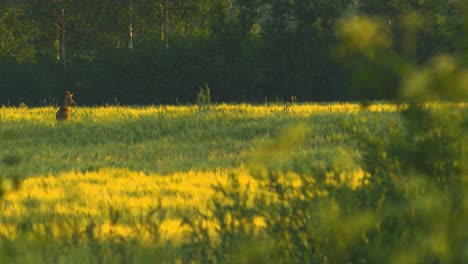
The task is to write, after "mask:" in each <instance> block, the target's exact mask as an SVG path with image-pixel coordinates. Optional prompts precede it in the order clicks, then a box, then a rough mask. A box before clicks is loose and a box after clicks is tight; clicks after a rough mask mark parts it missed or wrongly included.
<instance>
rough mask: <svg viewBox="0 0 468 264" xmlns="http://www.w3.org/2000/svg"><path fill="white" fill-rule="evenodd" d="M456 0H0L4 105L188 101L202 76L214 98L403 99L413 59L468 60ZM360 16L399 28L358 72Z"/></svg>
mask: <svg viewBox="0 0 468 264" xmlns="http://www.w3.org/2000/svg"><path fill="white" fill-rule="evenodd" d="M459 2H462V1H439V0H428V1H420V0H392V1H388V0H378V1H376V0H171V1H169V0H79V1H77V0H2V1H1V3H0V72H1V77H0V104H2V105H18V104H20V103H23V104H26V105H30V106H44V105H51V104H57V100H58V99H60V98H61V97H62V95H63V91H64V90H67V89H68V90H71V91H73V92H74V93H75V95H76V98H79V103H80V105H104V104H108V103H109V104H116V103H117V104H124V105H135V104H140V105H141V104H186V103H192V102H194V101H195V98H196V95H197V92H198V91H199V90H200V88H205V87H209V88H210V90H211V97H212V100H213V101H216V102H251V103H263V102H266V101H268V102H273V101H281V102H283V101H290V100H291V98H294V99H293V100H298V101H315V102H321V101H349V100H351V101H362V100H392V99H398V97H399V94H398V92H397V89H396V88H395V84H398V83H400V81H401V80H400V78H401V77H400V76H401V75H402V74H401V69H404V65H405V63H406V64H408V63H411V64H413V65H419V64H422V63H424V62H426V61H427V60H428V58H431V57H433V56H434V55H435V54H440V53H450V54H454V55H455V56H457V57H458V58H461V61H464V62H466V50H465V48H466V41H464V39H465V40H466V38H464V36H463V23H464V22H463V20H464V19H463V15H462V11H461V9H460V8H458V7H457V4H458V3H459ZM414 11H417V14H418V16H411V15H412V14H414ZM353 15H363V16H371V17H375V18H376V19H378V20H379V21H380V22H381V24H383V25H385V27H383V28H382V32H377V34H382V35H385V31H388V32H392V34H393V36H394V40H393V43H392V44H391V45H387V46H384V47H382V49H384V52H385V54H387V55H388V60H386V62H385V63H382V60H376V61H373V64H372V63H371V64H370V65H371V66H369V67H368V68H367V69H366V70H365V71H364V72H361V73H359V72H355V71H351V69H355V68H356V65H363V64H365V65H369V63H368V62H369V61H368V58H367V59H366V58H364V59H363V58H362V57H359V56H354V57H353V56H351V57H350V56H348V57H347V58H346V60H344V59H343V56H340V50H339V49H338V48H337V43H338V38H339V36H338V35H337V25H338V24H339V23H340V21H343V20H345V19H346V18H347V17H350V16H353ZM421 18H423V19H421ZM421 21H423V22H421ZM421 23H424V26H421V25H422V24H421ZM418 25H419V26H418ZM408 28H409V30H408ZM411 30H413V33H414V34H410V35H411V36H410V37H408V36H409V35H408V34H407V32H411ZM374 39H379V36H375V37H374ZM406 40H410V41H406ZM358 44H359V43H358ZM408 45H409V46H411V49H409V48H408ZM408 50H411V54H408V52H407V51H408ZM464 51H465V52H464ZM398 54H404V55H402V56H400V57H404V58H405V61H400V60H398V59H395V58H398V57H399V56H397V55H398ZM348 55H349V54H348ZM381 57H382V56H380V58H381ZM364 60H367V61H364ZM370 76H371V77H370ZM375 76H378V77H377V78H374V77H375ZM371 78H372V79H379V80H380V81H379V82H377V83H372V84H369V81H368V80H369V79H371ZM296 98H297V99H296Z"/></svg>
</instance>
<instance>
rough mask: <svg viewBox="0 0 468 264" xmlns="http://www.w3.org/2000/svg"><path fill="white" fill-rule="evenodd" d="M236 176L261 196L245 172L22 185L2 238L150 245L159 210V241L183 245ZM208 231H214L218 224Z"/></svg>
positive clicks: (8, 202) (64, 177)
mask: <svg viewBox="0 0 468 264" xmlns="http://www.w3.org/2000/svg"><path fill="white" fill-rule="evenodd" d="M232 173H235V174H236V175H237V176H238V179H239V182H240V185H241V188H245V187H246V186H247V185H248V186H249V191H250V192H252V193H259V192H261V190H260V189H259V184H260V182H259V181H257V180H255V179H254V178H252V177H251V176H250V175H249V173H248V172H247V171H246V170H244V169H237V170H235V171H232V170H231V171H229V170H217V171H214V172H202V171H187V172H177V173H173V174H171V175H156V174H154V175H153V174H152V175H147V174H145V173H143V172H137V171H131V170H128V169H121V168H104V169H100V170H98V171H88V172H84V173H83V172H78V171H71V172H64V173H61V174H59V175H46V176H36V177H31V178H28V179H25V180H24V181H23V182H22V185H21V188H20V190H18V191H16V192H12V193H9V194H7V195H6V197H5V199H4V206H3V208H2V211H3V212H2V218H3V221H2V223H1V224H0V234H1V235H3V236H6V237H10V238H14V237H16V235H17V234H15V232H18V225H16V226H15V225H13V224H12V223H23V222H25V221H26V222H27V223H28V224H29V228H30V229H31V230H34V232H32V233H31V234H37V233H39V234H47V233H50V235H52V236H54V237H61V236H68V235H70V234H69V233H70V232H71V231H72V230H74V232H86V230H87V229H89V225H90V223H93V225H95V227H94V228H93V230H92V232H93V233H94V234H95V235H96V236H97V237H100V238H101V239H113V238H120V239H137V240H139V241H147V242H150V241H151V240H152V239H154V237H155V234H152V233H151V232H150V230H146V229H144V228H142V227H143V226H147V225H146V223H145V222H144V221H147V220H148V218H147V217H148V216H150V219H151V221H156V222H157V220H155V218H154V217H153V216H152V215H151V213H150V212H152V210H157V211H158V212H157V213H162V212H164V213H165V215H166V217H165V218H164V219H163V220H162V221H161V222H157V224H158V226H159V230H160V234H158V236H159V238H158V240H159V241H172V242H176V243H177V242H181V241H183V239H184V233H185V232H186V231H187V227H186V226H185V227H184V226H182V225H181V222H182V220H181V219H183V218H184V217H189V218H190V217H197V212H198V211H202V212H203V211H206V209H207V206H208V203H209V201H210V199H213V198H217V196H216V197H215V195H214V194H215V193H214V190H213V188H212V186H213V185H218V184H221V185H222V186H226V184H227V183H228V178H229V177H228V175H230V174H232ZM366 175H367V174H365V173H364V172H362V171H357V172H352V173H348V174H340V176H339V178H338V179H341V180H343V181H350V179H352V181H351V184H350V187H351V188H353V189H354V188H356V187H358V186H359V185H361V183H362V182H363V180H364V179H365V178H366ZM354 176H355V177H354ZM353 177H354V178H353ZM334 179H335V180H333V181H330V184H331V185H336V184H339V183H338V182H337V181H336V179H337V178H334ZM282 181H291V184H292V186H294V187H300V186H301V182H300V180H299V177H298V175H296V174H291V173H288V175H285V177H284V178H283V179H282ZM159 203H161V204H160V207H158V206H159ZM110 210H114V212H118V214H119V215H120V217H117V219H116V220H115V222H112V221H113V220H112V218H113V217H112V215H111V214H112V213H111V211H110ZM28 221H29V222H28ZM142 221H143V222H142ZM254 224H255V225H256V226H257V227H259V228H261V227H264V225H265V222H264V220H263V219H262V218H261V217H256V218H255V221H254ZM207 225H208V226H210V229H213V230H214V228H215V226H214V225H213V224H210V223H207ZM15 230H16V231H15Z"/></svg>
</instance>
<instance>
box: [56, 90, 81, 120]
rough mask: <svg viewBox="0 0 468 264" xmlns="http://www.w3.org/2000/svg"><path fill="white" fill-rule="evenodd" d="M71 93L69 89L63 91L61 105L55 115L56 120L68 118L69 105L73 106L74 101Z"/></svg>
mask: <svg viewBox="0 0 468 264" xmlns="http://www.w3.org/2000/svg"><path fill="white" fill-rule="evenodd" d="M72 97H73V94H72V93H70V91H65V99H63V105H62V106H60V109H59V110H58V111H57V114H56V115H55V117H56V118H57V120H65V121H68V120H70V106H75V105H76V103H75V101H73V98H72Z"/></svg>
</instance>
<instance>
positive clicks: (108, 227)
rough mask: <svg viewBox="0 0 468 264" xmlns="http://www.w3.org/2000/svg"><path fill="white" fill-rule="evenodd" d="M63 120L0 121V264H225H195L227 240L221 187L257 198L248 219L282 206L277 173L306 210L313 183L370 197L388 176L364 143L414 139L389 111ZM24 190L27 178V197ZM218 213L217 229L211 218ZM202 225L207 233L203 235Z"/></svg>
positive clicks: (258, 111)
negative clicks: (359, 134) (374, 166)
mask: <svg viewBox="0 0 468 264" xmlns="http://www.w3.org/2000/svg"><path fill="white" fill-rule="evenodd" d="M430 107H431V108H433V109H437V108H446V106H445V105H442V104H441V105H432V106H430ZM449 108H450V115H451V116H453V117H454V118H457V117H458V118H459V119H460V118H461V119H463V118H465V117H466V110H467V105H466V104H463V103H462V104H459V105H451V106H450V107H449ZM55 111H56V108H53V107H43V108H26V107H23V108H10V107H7V108H0V157H2V158H3V159H4V161H5V162H4V163H2V164H1V165H0V171H1V172H2V177H3V179H4V180H3V182H2V185H3V186H2V189H3V190H4V191H5V192H6V194H5V195H4V197H3V198H1V203H0V237H1V238H2V239H1V240H0V245H2V247H0V249H1V251H0V262H1V263H10V262H12V263H75V262H76V263H86V262H89V263H118V262H120V263H130V262H132V263H158V262H169V263H171V262H178V261H179V262H187V261H189V260H192V261H194V262H207V261H209V262H219V261H220V260H219V257H218V259H217V260H216V261H214V260H213V259H208V260H205V261H204V260H203V259H202V258H200V254H203V251H200V252H202V253H200V252H199V254H198V255H197V254H195V253H193V252H194V249H193V248H194V247H197V246H196V245H198V247H202V246H201V245H202V244H200V243H201V241H202V240H201V239H198V240H197V239H196V235H197V232H196V231H197V230H198V231H199V232H198V235H200V234H202V233H203V232H202V231H203V227H204V228H206V230H207V232H208V233H209V234H211V235H212V236H216V234H218V236H220V237H221V238H216V239H221V240H222V241H224V240H223V238H222V234H224V233H222V232H220V231H217V230H218V229H220V228H223V225H222V221H221V222H219V221H218V222H217V221H216V220H217V219H218V220H219V219H220V218H216V212H219V210H217V209H216V208H218V207H216V200H217V199H226V200H229V199H228V198H230V197H231V198H232V197H234V196H235V194H236V192H234V193H229V192H227V191H226V190H227V189H223V190H221V191H220V189H219V188H218V189H217V188H213V186H217V185H219V186H225V188H231V189H234V190H240V191H239V192H238V193H243V192H244V191H245V192H246V196H248V198H246V200H245V201H244V202H245V207H248V208H250V207H252V208H255V207H256V206H257V205H256V203H257V200H256V199H257V198H258V197H263V196H268V195H269V193H271V189H268V187H267V186H270V187H271V185H268V184H266V182H268V179H270V180H271V177H270V178H268V177H269V175H270V174H271V173H270V172H278V173H279V174H280V176H279V178H278V179H279V181H280V182H281V181H287V182H288V184H286V186H288V188H289V187H290V188H292V189H285V190H289V193H290V194H287V195H293V194H294V195H296V194H297V195H298V196H297V197H300V196H301V195H303V194H304V193H302V194H301V192H300V191H297V190H303V189H301V188H302V187H303V186H305V183H306V182H309V181H308V180H304V179H307V178H308V179H311V182H318V181H320V180H322V182H323V183H324V185H323V186H325V187H323V188H321V189H320V190H319V189H317V190H316V192H314V194H312V195H311V196H310V197H315V196H317V197H319V196H328V193H329V192H330V189H329V187H326V186H333V187H334V188H339V190H341V191H342V192H345V193H346V192H350V193H353V192H357V190H360V189H361V190H364V189H366V188H367V187H366V185H367V184H368V183H369V181H370V179H371V178H372V177H374V175H375V174H378V173H376V172H375V171H368V168H366V167H364V166H363V165H362V164H363V163H364V162H365V160H363V159H365V157H366V155H365V154H366V153H363V150H362V149H361V148H360V147H359V144H358V143H359V142H358V141H357V140H356V137H354V136H353V132H352V131H356V130H358V131H361V130H364V131H367V132H368V133H371V134H373V135H378V137H380V138H382V139H384V138H386V137H387V135H389V133H391V129H389V128H394V129H403V128H404V125H403V122H402V118H401V116H400V115H399V113H398V112H397V107H396V106H395V105H390V104H373V105H371V106H369V107H367V108H362V107H361V106H359V105H358V104H351V103H348V104H346V103H342V104H292V105H291V104H278V105H269V106H255V105H225V104H222V105H213V106H211V107H210V108H209V109H200V108H199V107H197V106H148V107H120V106H111V107H78V108H76V109H73V111H72V118H71V119H72V120H71V121H70V122H56V121H55ZM359 124H361V125H359ZM16 163H17V164H16ZM314 172H317V175H313V174H314ZM233 175H235V177H234V178H233V177H232V176H233ZM319 175H321V176H320V177H319ZM15 177H16V178H20V179H21V184H20V185H19V189H18V190H14V188H13V186H14V183H13V181H12V180H11V179H13V178H15ZM233 179H234V180H233ZM236 181H238V183H239V184H240V187H239V186H237V185H236ZM289 184H290V186H289ZM236 186H237V187H236ZM316 186H319V185H318V184H317V185H316ZM236 188H237V189H236ZM317 188H318V187H317ZM246 190H247V191H248V193H247V191H246ZM295 190H296V191H295ZM336 190H338V189H336ZM343 190H345V191H343ZM278 193H279V192H278ZM220 195H221V198H220ZM287 195H286V196H287ZM280 197H281V195H280ZM304 197H305V198H304ZM304 197H303V198H300V199H299V200H301V199H302V200H304V199H306V200H307V198H308V196H307V195H306V196H304ZM213 201H215V203H214V204H215V205H214V207H213ZM234 203H235V202H234ZM265 204H267V203H265ZM218 205H219V204H218ZM279 207H281V206H276V207H275V208H279ZM213 208H215V209H213ZM223 208H227V207H223ZM331 208H334V207H333V206H331ZM218 209H219V208H218ZM236 212H237V211H236ZM327 212H328V211H327ZM328 213H331V212H328ZM209 214H214V216H213V217H211V216H204V217H201V218H200V215H209ZM231 214H233V213H232V212H231V213H230V214H229V216H227V215H223V217H224V218H223V219H225V218H226V219H227V220H226V219H225V220H226V221H227V223H228V225H227V226H229V223H231V222H233V223H234V224H233V226H234V227H233V228H234V229H232V230H238V229H236V228H237V227H236V226H237V225H241V224H240V223H241V222H239V223H237V224H235V221H234V220H229V219H231V218H233V219H234V218H235V216H234V215H231ZM362 215H367V214H366V212H365V211H363V214H362ZM210 217H211V218H210ZM304 217H305V216H304ZM197 219H201V220H200V221H202V220H203V221H204V220H206V221H205V222H204V223H201V222H200V223H201V224H200V225H199V226H198V227H199V228H202V229H197V228H196V226H195V223H198V222H197V221H198V220H197ZM207 219H208V220H207ZM210 219H211V220H210ZM248 219H250V220H251V221H250V222H251V223H246V224H245V225H246V226H248V225H250V224H251V225H252V228H253V230H256V231H252V233H255V232H257V233H262V230H263V229H265V227H266V226H271V225H272V224H271V223H272V221H270V220H271V219H273V216H272V217H271V219H269V218H268V217H267V216H266V215H265V214H261V213H253V215H252V216H251V217H250V218H248ZM280 219H283V218H280ZM369 219H373V218H372V217H369ZM187 221H188V222H189V224H187ZM203 221H202V222H203ZM223 221H224V220H223ZM363 221H364V220H363ZM369 221H370V220H369ZM279 222H281V221H276V222H275V224H277V223H279ZM308 222H311V223H312V222H314V221H313V220H310V221H308ZM358 222H359V221H358ZM364 222H365V221H364ZM364 222H362V221H360V222H359V223H360V224H359V223H356V225H358V226H360V225H364ZM314 223H315V222H314ZM353 223H354V222H353ZM226 229H228V228H227V227H226ZM463 230H464V229H463ZM464 231H466V230H464ZM314 232H315V231H314ZM292 233H294V232H292ZM312 233H313V232H311V234H312ZM315 234H316V233H315ZM231 235H232V234H231ZM348 235H349V236H350V237H351V234H348ZM344 236H345V237H346V235H344ZM262 237H264V235H263V236H262ZM299 237H300V236H299ZM353 237H354V235H353ZM205 238H206V237H205ZM216 239H215V240H213V241H216ZM298 239H299V238H298ZM352 241H355V240H352ZM195 242H196V243H195ZM197 243H198V244H197ZM210 243H211V242H210ZM213 244H216V242H212V243H211V244H210V246H207V247H211V248H216V247H217V246H214V245H213ZM187 245H188V247H189V248H191V249H187V248H186V246H187ZM203 245H205V244H203ZM265 245H268V243H265ZM205 246H206V245H205ZM265 247H266V248H263V249H262V247H260V249H259V251H260V252H262V250H268V248H269V246H265ZM271 247H272V248H275V247H274V246H271ZM441 247H442V249H441V252H442V253H441V254H442V255H443V253H444V252H445V251H444V249H443V246H441ZM231 248H232V247H231ZM257 248H258V247H257ZM272 248H270V249H272ZM462 248H463V247H462ZM463 249H464V250H467V249H468V248H466V247H465V248H463ZM198 250H200V249H198ZM195 251H196V250H195ZM186 252H191V253H190V254H188V253H186ZM231 253H232V252H231ZM252 254H253V253H252ZM324 254H325V253H324ZM245 255H247V256H251V255H249V254H245ZM444 256H445V255H444ZM257 257H258V256H257V255H254V256H251V258H250V257H248V259H247V260H245V259H242V261H241V260H240V259H238V260H239V261H234V262H251V260H252V259H256V258H257ZM317 258H318V259H320V258H319V257H317ZM155 259H157V260H155ZM260 259H261V258H260ZM397 259H398V258H397ZM336 260H341V259H336ZM5 261H6V262H5ZM153 261H156V262H153ZM322 261H323V263H325V262H330V263H333V261H334V260H333V259H330V258H328V259H324V258H322ZM221 262H223V261H221ZM402 263H403V262H402ZM405 263H409V262H405Z"/></svg>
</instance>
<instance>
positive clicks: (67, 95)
mask: <svg viewBox="0 0 468 264" xmlns="http://www.w3.org/2000/svg"><path fill="white" fill-rule="evenodd" d="M63 105H64V106H75V105H76V103H75V101H73V94H72V93H71V92H70V91H68V90H67V91H65V99H63Z"/></svg>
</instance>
